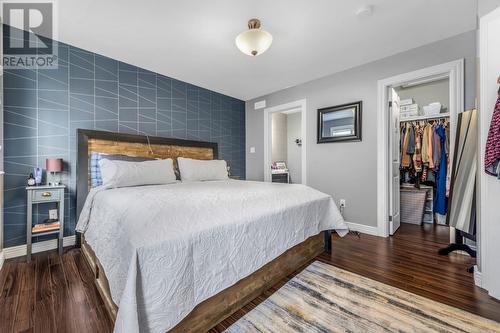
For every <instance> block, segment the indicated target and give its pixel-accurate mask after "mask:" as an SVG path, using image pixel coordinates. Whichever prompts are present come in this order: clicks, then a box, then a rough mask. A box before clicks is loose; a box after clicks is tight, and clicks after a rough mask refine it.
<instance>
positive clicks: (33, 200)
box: [26, 185, 66, 262]
mask: <svg viewBox="0 0 500 333" xmlns="http://www.w3.org/2000/svg"><path fill="white" fill-rule="evenodd" d="M65 188H66V186H65V185H58V186H48V185H41V186H28V187H26V193H27V198H28V199H27V203H28V205H27V219H26V244H27V249H26V250H27V252H26V260H27V261H28V262H30V261H31V241H32V238H33V237H37V236H43V235H52V234H58V248H59V255H62V253H63V236H64V189H65ZM48 202H56V203H57V208H58V210H59V212H58V214H57V215H58V218H59V224H60V225H59V229H56V230H50V231H42V232H36V233H33V232H32V231H33V205H34V204H39V203H48Z"/></svg>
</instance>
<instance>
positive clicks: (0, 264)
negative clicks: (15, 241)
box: [0, 250, 5, 270]
mask: <svg viewBox="0 0 500 333" xmlns="http://www.w3.org/2000/svg"><path fill="white" fill-rule="evenodd" d="M4 261H5V257H4V255H3V250H2V251H0V270H1V269H2V266H3V262H4Z"/></svg>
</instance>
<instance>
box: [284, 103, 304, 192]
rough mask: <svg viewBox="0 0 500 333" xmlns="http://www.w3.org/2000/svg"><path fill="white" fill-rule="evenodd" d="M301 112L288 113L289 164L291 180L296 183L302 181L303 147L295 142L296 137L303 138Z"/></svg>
mask: <svg viewBox="0 0 500 333" xmlns="http://www.w3.org/2000/svg"><path fill="white" fill-rule="evenodd" d="M301 117H302V114H301V113H300V112H295V113H290V114H287V115H286V136H287V139H286V145H287V154H286V158H287V164H288V170H289V172H290V180H291V182H292V183H294V184H300V183H302V147H301V146H299V145H297V144H296V143H295V140H296V139H300V138H302V134H301V124H302V122H301Z"/></svg>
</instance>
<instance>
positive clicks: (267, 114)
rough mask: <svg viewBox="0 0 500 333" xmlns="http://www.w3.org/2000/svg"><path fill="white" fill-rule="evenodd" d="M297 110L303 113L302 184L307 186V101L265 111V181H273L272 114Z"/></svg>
mask: <svg viewBox="0 0 500 333" xmlns="http://www.w3.org/2000/svg"><path fill="white" fill-rule="evenodd" d="M296 109H300V112H301V132H302V133H301V136H302V152H301V157H302V184H304V185H306V184H307V170H306V167H307V163H306V161H307V159H306V151H307V149H306V147H307V132H306V128H307V126H306V118H307V117H306V100H305V99H301V100H298V101H294V102H290V103H286V104H281V105H277V106H273V107H269V108H265V109H264V165H263V168H264V181H266V182H270V181H271V172H270V170H271V149H270V148H271V144H272V133H271V126H270V123H271V122H270V117H271V115H272V113H275V112H283V111H289V110H294V111H295V112H298V111H296Z"/></svg>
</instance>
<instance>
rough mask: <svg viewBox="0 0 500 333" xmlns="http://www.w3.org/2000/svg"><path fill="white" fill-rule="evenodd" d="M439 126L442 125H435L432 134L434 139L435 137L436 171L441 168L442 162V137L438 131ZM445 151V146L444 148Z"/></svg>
mask: <svg viewBox="0 0 500 333" xmlns="http://www.w3.org/2000/svg"><path fill="white" fill-rule="evenodd" d="M438 127H440V126H433V135H432V139H433V147H432V160H433V161H434V170H435V171H438V170H439V165H440V164H441V137H440V135H438V133H437V129H438ZM441 129H442V128H441ZM443 136H444V129H443ZM443 147H444V146H443ZM443 151H444V148H443Z"/></svg>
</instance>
